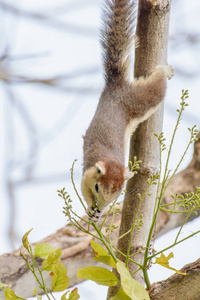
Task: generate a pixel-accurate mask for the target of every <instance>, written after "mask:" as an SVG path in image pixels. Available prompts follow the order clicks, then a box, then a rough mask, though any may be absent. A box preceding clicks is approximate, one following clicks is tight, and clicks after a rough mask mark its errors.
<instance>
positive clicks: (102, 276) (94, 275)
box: [77, 267, 119, 286]
mask: <svg viewBox="0 0 200 300" xmlns="http://www.w3.org/2000/svg"><path fill="white" fill-rule="evenodd" d="M77 278H83V279H89V280H93V281H95V282H96V283H97V284H100V285H105V286H115V285H117V283H118V282H119V280H118V279H117V277H116V276H115V274H113V273H112V272H111V271H109V270H107V269H105V268H101V267H85V268H83V269H80V270H78V272H77Z"/></svg>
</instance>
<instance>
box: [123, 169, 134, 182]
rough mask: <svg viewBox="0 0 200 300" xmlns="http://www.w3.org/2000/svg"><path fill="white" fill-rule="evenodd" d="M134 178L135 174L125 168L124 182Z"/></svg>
mask: <svg viewBox="0 0 200 300" xmlns="http://www.w3.org/2000/svg"><path fill="white" fill-rule="evenodd" d="M133 176H134V173H133V172H131V171H129V170H128V169H127V168H125V171H124V180H129V179H130V178H131V177H133Z"/></svg>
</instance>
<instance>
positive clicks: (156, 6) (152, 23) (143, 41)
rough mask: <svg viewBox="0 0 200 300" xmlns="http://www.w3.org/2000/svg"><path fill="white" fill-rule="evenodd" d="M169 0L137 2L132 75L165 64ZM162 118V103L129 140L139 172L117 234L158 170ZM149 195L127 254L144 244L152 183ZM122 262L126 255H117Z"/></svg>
mask: <svg viewBox="0 0 200 300" xmlns="http://www.w3.org/2000/svg"><path fill="white" fill-rule="evenodd" d="M169 14H170V0H165V1H161V0H158V1H153V0H139V5H138V20H137V28H136V36H137V38H138V41H139V46H138V47H136V49H135V65H134V76H135V77H136V78H138V77H140V76H147V75H149V74H150V73H151V72H152V71H153V69H154V68H155V67H156V66H157V65H166V64H167V42H168V28H169ZM162 121H163V104H161V105H160V107H159V109H158V110H157V111H156V113H155V114H154V115H152V116H151V117H150V118H149V119H148V120H147V121H145V122H144V123H142V124H141V125H140V126H139V127H138V129H137V130H136V132H135V133H134V135H133V136H132V138H131V142H130V152H129V161H132V160H133V157H134V156H137V158H138V159H139V160H142V168H141V171H140V172H139V173H138V174H137V175H136V176H134V177H133V178H132V179H130V180H129V181H128V183H127V187H126V191H127V192H126V195H125V200H124V204H123V210H122V220H121V226H120V235H122V234H124V233H125V232H127V231H128V230H129V229H130V227H131V225H132V223H133V221H134V219H135V216H136V213H137V209H138V206H139V203H140V199H139V197H138V196H137V194H138V193H140V194H141V195H142V194H143V192H144V191H145V189H146V187H147V178H148V176H149V175H150V174H156V173H158V170H159V145H158V142H157V140H156V138H155V136H154V133H157V134H159V133H160V132H161V131H162ZM149 192H150V193H151V197H146V198H145V199H144V200H143V203H142V205H141V208H140V211H139V214H138V217H139V216H140V215H141V214H142V215H143V221H144V224H143V226H142V227H141V228H140V230H137V229H135V230H134V232H133V237H134V238H133V240H132V243H131V251H130V253H135V252H137V251H138V250H140V249H142V248H144V247H145V246H146V242H147V238H148V233H149V228H150V225H151V222H152V216H153V208H154V199H155V193H156V187H155V186H152V187H151V188H150V190H149ZM129 239H130V235H126V236H125V237H124V238H122V239H120V240H119V243H118V248H119V250H120V251H121V252H123V253H127V249H128V245H129ZM143 255H144V252H143V251H142V252H139V253H138V254H136V255H135V256H134V260H135V261H137V262H138V263H140V264H142V263H143ZM118 258H119V259H120V260H122V261H124V260H125V258H124V257H123V256H122V255H118ZM128 267H129V271H130V273H133V272H135V271H136V270H137V269H138V266H137V265H136V264H133V263H129V266H128ZM134 278H135V279H136V280H138V281H139V282H140V283H141V284H143V285H144V279H143V275H142V271H139V272H137V273H136V274H135V275H134ZM116 292H117V288H116V287H111V288H109V293H108V297H107V299H109V298H110V297H111V296H113V295H115V294H116Z"/></svg>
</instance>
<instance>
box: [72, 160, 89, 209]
mask: <svg viewBox="0 0 200 300" xmlns="http://www.w3.org/2000/svg"><path fill="white" fill-rule="evenodd" d="M76 161H77V159H75V160H74V162H73V164H72V168H71V181H72V184H73V188H74V190H75V192H76V195H77V197H78V198H79V200H80V202H81V204H82V206H83V208H84V210H85V211H86V206H85V204H84V203H83V200H82V198H81V196H80V195H79V193H78V191H77V188H76V185H75V182H74V165H75V162H76Z"/></svg>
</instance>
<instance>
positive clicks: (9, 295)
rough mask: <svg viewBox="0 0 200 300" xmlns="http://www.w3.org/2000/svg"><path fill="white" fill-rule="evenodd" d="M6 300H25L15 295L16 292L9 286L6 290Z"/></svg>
mask: <svg viewBox="0 0 200 300" xmlns="http://www.w3.org/2000/svg"><path fill="white" fill-rule="evenodd" d="M4 296H5V300H24V298H21V297H18V296H17V295H15V292H14V291H13V290H11V289H10V288H9V287H8V286H7V287H6V288H5V290H4Z"/></svg>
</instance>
